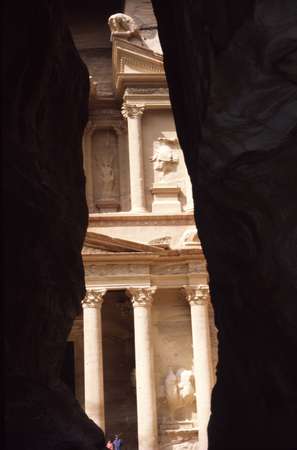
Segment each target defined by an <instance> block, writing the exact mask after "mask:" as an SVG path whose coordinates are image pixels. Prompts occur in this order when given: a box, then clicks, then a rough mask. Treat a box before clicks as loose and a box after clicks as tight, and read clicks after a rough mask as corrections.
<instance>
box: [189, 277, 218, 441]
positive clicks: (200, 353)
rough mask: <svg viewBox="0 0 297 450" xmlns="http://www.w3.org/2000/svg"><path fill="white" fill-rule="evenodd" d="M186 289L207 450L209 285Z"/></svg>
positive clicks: (202, 437)
mask: <svg viewBox="0 0 297 450" xmlns="http://www.w3.org/2000/svg"><path fill="white" fill-rule="evenodd" d="M184 292H185V294H186V298H187V300H188V302H189V303H190V306H191V322H192V339H193V359H194V375H195V386H196V402H197V421H198V430H199V441H198V449H199V450H207V448H208V438H207V426H208V421H209V416H210V400H211V389H212V378H213V375H212V370H213V368H212V359H211V343H210V329H209V319H208V298H209V289H208V286H207V285H205V284H203V285H198V286H195V287H193V286H185V287H184Z"/></svg>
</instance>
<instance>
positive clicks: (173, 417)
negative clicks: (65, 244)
mask: <svg viewBox="0 0 297 450" xmlns="http://www.w3.org/2000/svg"><path fill="white" fill-rule="evenodd" d="M94 19H95V18H94V17H93V21H94ZM99 19H100V18H99V17H98V29H97V30H96V33H93V34H92V32H91V31H89V32H88V27H87V26H86V27H85V29H84V27H83V23H82V24H79V26H77V25H76V28H75V27H74V28H73V31H72V32H73V37H74V41H75V43H76V45H77V47H78V49H79V51H80V54H81V57H82V59H83V60H84V61H85V63H86V64H87V66H88V69H89V72H90V111H89V123H88V125H87V127H86V130H85V135H84V142H83V149H84V166H85V174H86V191H87V201H88V206H89V228H88V232H87V236H86V240H85V245H84V248H83V260H84V267H85V276H86V287H87V294H86V297H85V299H84V301H83V305H82V306H83V314H82V316H80V317H78V318H77V319H76V321H75V323H74V326H73V329H72V331H71V334H70V336H69V342H68V350H67V353H66V359H65V364H64V369H63V371H64V372H63V376H64V378H65V380H66V381H67V382H68V383H69V384H71V383H72V385H73V386H72V387H73V390H74V392H75V395H76V397H77V399H78V401H79V402H80V403H81V404H82V406H83V407H84V408H85V410H86V412H87V414H88V415H89V417H90V418H92V419H93V420H94V421H95V422H96V423H97V424H98V425H99V426H100V427H101V428H102V429H103V430H105V432H106V435H107V437H109V436H112V435H114V434H115V433H118V434H120V435H121V436H122V438H123V440H124V441H125V443H126V445H127V448H128V449H129V450H136V449H139V450H158V449H160V450H161V449H168V450H173V449H188V450H190V449H196V448H199V449H200V450H206V449H207V434H206V428H207V422H208V418H209V413H210V395H211V389H212V386H213V384H214V382H215V367H216V363H217V342H216V329H215V326H214V320H213V312H212V308H211V305H210V302H209V292H208V276H207V271H206V264H205V260H204V257H203V253H202V250H201V246H200V243H199V240H198V237H197V231H196V228H195V223H194V216H193V199H192V190H191V183H190V179H189V176H188V173H187V170H186V166H185V162H184V158H183V153H182V150H181V148H180V146H179V142H178V139H177V135H176V131H175V127H174V121H173V115H172V111H171V106H170V100H169V95H168V88H167V85H166V79H165V73H164V67H163V57H162V51H161V48H160V44H159V40H158V35H157V30H156V21H155V18H154V16H153V13H152V10H151V6H150V3H149V2H147V1H142V2H131V1H130V2H129V1H126V2H125V8H124V9H123V10H122V12H119V11H112V14H111V16H110V17H109V19H108V20H104V22H103V21H102V18H101V22H100V20H99ZM100 23H101V25H100ZM176 39H178V36H176ZM71 377H72V378H73V379H72V380H71Z"/></svg>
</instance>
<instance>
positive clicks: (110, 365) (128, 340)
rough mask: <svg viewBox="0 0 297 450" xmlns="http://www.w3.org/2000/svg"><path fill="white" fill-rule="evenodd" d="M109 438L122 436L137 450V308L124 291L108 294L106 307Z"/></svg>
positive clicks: (103, 316) (105, 394)
mask: <svg viewBox="0 0 297 450" xmlns="http://www.w3.org/2000/svg"><path fill="white" fill-rule="evenodd" d="M102 340H103V341H102V342H103V368H104V396H105V421H106V438H107V439H108V438H113V437H114V435H115V434H118V435H120V437H121V438H122V439H123V441H124V443H125V447H127V448H128V449H129V450H137V448H138V445H137V410H136V387H135V354H134V320H133V307H132V305H131V302H130V300H128V298H127V296H126V294H125V292H124V291H108V292H107V294H106V296H105V299H104V302H103V306H102Z"/></svg>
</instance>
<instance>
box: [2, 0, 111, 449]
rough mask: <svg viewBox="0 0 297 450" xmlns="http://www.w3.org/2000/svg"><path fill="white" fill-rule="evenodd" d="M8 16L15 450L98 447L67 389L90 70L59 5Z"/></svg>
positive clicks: (10, 431)
mask: <svg viewBox="0 0 297 450" xmlns="http://www.w3.org/2000/svg"><path fill="white" fill-rule="evenodd" d="M3 13H4V14H3V25H2V33H3V39H4V43H5V49H4V52H3V61H2V70H3V78H2V80H3V85H2V89H3V97H4V98H3V104H2V107H3V167H4V172H3V204H4V211H5V213H4V217H3V224H4V226H3V241H4V242H3V244H4V245H3V249H4V261H5V266H4V298H5V303H4V313H5V318H4V329H5V366H6V367H5V368H6V385H5V395H6V401H7V403H6V430H7V435H6V438H7V448H8V449H16V448H22V449H23V450H24V449H28V450H35V449H36V450H41V449H42V450H47V449H63V450H65V449H68V448H69V449H72V450H74V449H80V450H81V449H88V450H89V449H100V448H102V447H103V446H104V442H103V441H104V439H103V434H102V432H101V430H99V429H98V428H97V427H96V426H95V424H94V423H93V422H92V421H90V420H89V419H88V418H87V416H86V415H85V414H84V412H83V411H82V410H81V408H80V406H79V405H78V403H77V402H76V401H75V399H74V398H73V397H72V395H71V394H70V392H68V390H67V389H66V387H65V386H63V385H62V384H61V383H60V381H59V372H60V365H61V359H62V356H63V352H64V345H65V342H66V339H67V335H68V333H69V331H70V329H71V326H72V322H73V319H74V317H75V316H76V315H77V313H78V312H79V311H80V302H81V300H82V298H83V296H84V289H85V288H84V278H83V265H82V260H81V254H80V252H81V247H82V243H83V239H84V234H85V231H86V226H87V217H88V216H87V207H86V200H85V177H84V173H83V163H82V149H81V139H82V133H83V129H84V126H85V124H86V121H87V110H88V90H89V82H88V72H87V69H86V67H85V66H84V65H83V63H82V62H81V60H80V58H79V55H78V53H77V51H76V49H75V48H74V45H73V43H72V39H71V37H70V34H69V32H68V30H67V28H66V27H65V24H64V19H63V14H62V11H61V9H60V2H58V1H55V2H52V1H42V2H40V1H37V0H31V1H29V2H19V3H18V5H16V3H15V2H6V5H5V8H4V10H3Z"/></svg>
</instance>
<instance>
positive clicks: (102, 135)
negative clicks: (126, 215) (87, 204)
mask: <svg viewBox="0 0 297 450" xmlns="http://www.w3.org/2000/svg"><path fill="white" fill-rule="evenodd" d="M92 146H93V148H92V152H93V164H92V166H93V186H94V203H95V205H96V208H97V210H99V211H102V212H104V211H117V209H118V206H119V179H118V177H119V175H118V174H119V171H118V149H117V138H116V135H115V133H114V132H113V131H112V130H108V129H107V130H96V131H95V133H94V138H93V141H92Z"/></svg>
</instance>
